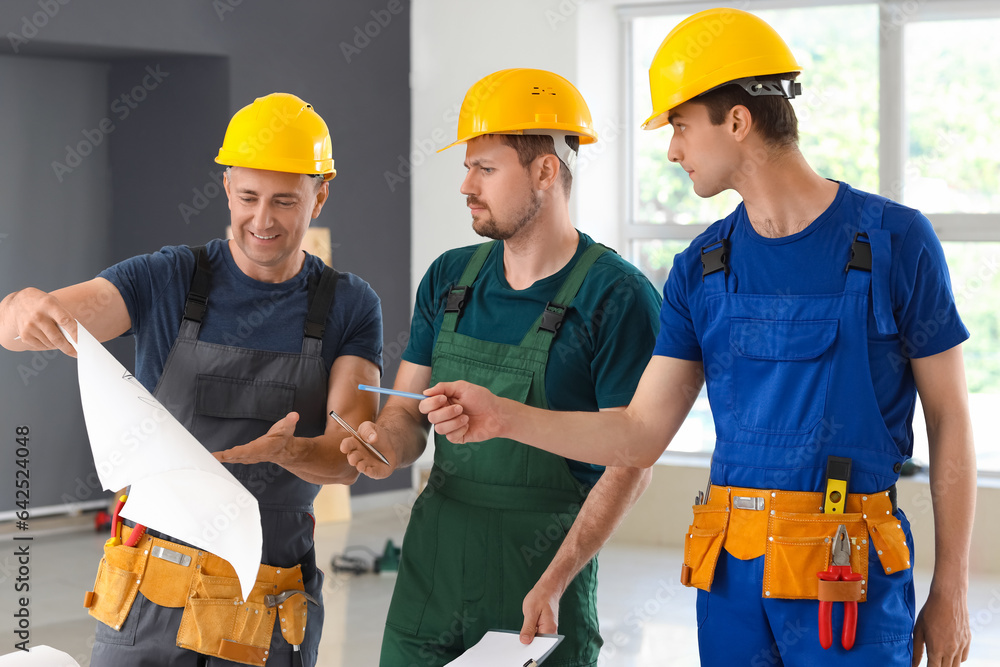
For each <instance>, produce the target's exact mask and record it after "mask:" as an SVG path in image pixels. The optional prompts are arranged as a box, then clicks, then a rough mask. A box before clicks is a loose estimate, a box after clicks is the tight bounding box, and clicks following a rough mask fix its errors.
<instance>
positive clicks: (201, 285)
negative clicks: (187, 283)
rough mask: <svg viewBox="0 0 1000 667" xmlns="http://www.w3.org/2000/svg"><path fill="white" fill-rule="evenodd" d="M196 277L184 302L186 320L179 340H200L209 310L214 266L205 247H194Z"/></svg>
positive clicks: (192, 280)
mask: <svg viewBox="0 0 1000 667" xmlns="http://www.w3.org/2000/svg"><path fill="white" fill-rule="evenodd" d="M191 252H192V253H194V275H193V276H192V277H191V287H190V288H189V289H188V294H187V300H186V301H185V302H184V319H183V320H181V328H180V330H179V331H178V332H177V337H178V338H189V339H192V340H198V332H199V331H201V321H202V320H203V319H204V318H205V311H206V310H208V292H209V290H210V289H211V287H212V265H211V264H210V263H209V261H208V249H207V248H205V246H203V245H200V246H194V247H192V248H191Z"/></svg>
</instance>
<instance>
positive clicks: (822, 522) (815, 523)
mask: <svg viewBox="0 0 1000 667" xmlns="http://www.w3.org/2000/svg"><path fill="white" fill-rule="evenodd" d="M840 525H843V526H844V527H846V528H847V536H848V538H849V539H850V540H851V570H852V571H853V572H855V573H857V574H861V575H862V576H863V577H864V578H866V579H867V577H868V529H867V527H866V525H865V521H864V519H863V518H862V516H861V515H860V514H839V515H825V514H797V513H791V512H777V513H776V514H774V515H772V516H771V521H770V524H769V526H768V535H767V545H766V548H765V551H764V590H763V596H764V597H766V598H783V599H800V600H815V599H817V598H818V596H819V577H818V576H817V573H819V572H825V571H826V569H827V568H828V567H829V566H830V559H831V556H832V547H833V538H834V536H835V535H836V534H837V528H838V527H839V526H840ZM864 600H865V595H864V591H862V597H861V599H860V600H859V602H864Z"/></svg>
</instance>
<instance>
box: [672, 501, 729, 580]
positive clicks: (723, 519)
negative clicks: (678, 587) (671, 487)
mask: <svg viewBox="0 0 1000 667" xmlns="http://www.w3.org/2000/svg"><path fill="white" fill-rule="evenodd" d="M693 509H694V520H693V521H692V523H691V525H690V526H689V527H688V531H687V534H686V535H685V536H684V564H683V565H682V566H681V583H682V584H684V585H685V586H693V587H694V588H700V589H702V590H705V591H707V590H710V589H711V588H712V579H713V578H714V577H715V564H716V563H717V562H718V560H719V554H720V553H721V551H722V543H723V542H724V541H725V538H726V527H727V526H728V525H729V510H728V508H727V507H726V506H725V505H722V506H718V505H695V506H694V507H693Z"/></svg>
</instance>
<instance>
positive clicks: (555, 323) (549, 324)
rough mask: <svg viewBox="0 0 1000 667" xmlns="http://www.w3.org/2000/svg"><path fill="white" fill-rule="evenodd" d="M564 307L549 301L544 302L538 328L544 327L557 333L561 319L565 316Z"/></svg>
mask: <svg viewBox="0 0 1000 667" xmlns="http://www.w3.org/2000/svg"><path fill="white" fill-rule="evenodd" d="M566 308H567V307H566V306H563V305H560V304H558V303H552V302H551V301H549V302H548V303H546V304H545V310H544V311H542V323H541V324H539V325H538V328H539V330H541V329H544V330H545V331H549V332H551V333H553V334H554V333H558V331H559V328H560V327H561V326H562V323H563V319H564V318H565V317H566Z"/></svg>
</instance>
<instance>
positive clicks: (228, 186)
mask: <svg viewBox="0 0 1000 667" xmlns="http://www.w3.org/2000/svg"><path fill="white" fill-rule="evenodd" d="M232 185H233V184H232V183H231V182H230V180H229V169H226V170H225V171H223V172H222V187H223V189H225V191H226V205H227V206H229V210H230V211H232V210H233V195H232Z"/></svg>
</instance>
